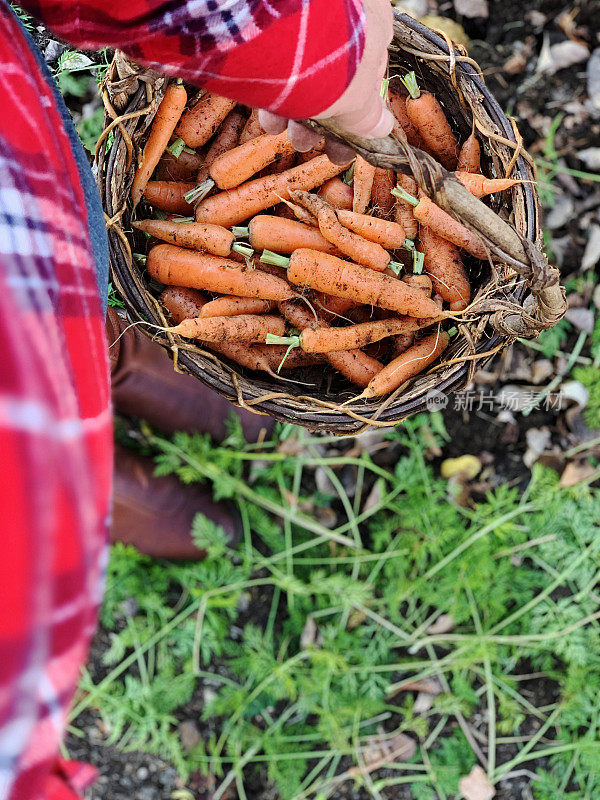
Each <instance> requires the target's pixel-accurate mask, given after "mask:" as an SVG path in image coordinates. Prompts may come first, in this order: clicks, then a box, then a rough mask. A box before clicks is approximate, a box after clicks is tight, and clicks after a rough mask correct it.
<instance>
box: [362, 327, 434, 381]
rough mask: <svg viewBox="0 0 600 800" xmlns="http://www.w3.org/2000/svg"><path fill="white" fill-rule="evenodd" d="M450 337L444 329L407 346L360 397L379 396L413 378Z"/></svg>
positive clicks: (432, 358)
mask: <svg viewBox="0 0 600 800" xmlns="http://www.w3.org/2000/svg"><path fill="white" fill-rule="evenodd" d="M449 341H450V337H449V336H448V334H447V333H446V332H445V331H441V330H440V331H436V332H435V333H431V334H430V335H429V336H426V337H425V338H424V339H421V341H420V342H418V344H415V345H413V346H412V347H409V349H408V350H406V352H404V353H402V355H400V356H398V357H397V358H395V359H394V360H393V361H390V363H389V364H388V365H387V366H385V367H384V368H383V369H382V370H381V372H379V373H378V374H377V375H376V376H375V377H374V378H373V380H372V381H371V382H370V383H369V385H368V386H367V388H366V389H365V391H364V392H363V393H362V395H361V397H381V396H382V395H384V394H389V393H390V392H393V391H394V389H397V388H398V387H399V386H401V385H402V384H403V383H405V382H406V381H407V380H410V378H414V376H415V375H418V374H419V372H422V371H423V370H424V369H425V367H428V366H429V365H430V364H431V363H432V362H433V361H435V360H436V358H437V357H438V356H439V355H440V353H442V352H443V351H444V350H445V349H446V347H448V342H449Z"/></svg>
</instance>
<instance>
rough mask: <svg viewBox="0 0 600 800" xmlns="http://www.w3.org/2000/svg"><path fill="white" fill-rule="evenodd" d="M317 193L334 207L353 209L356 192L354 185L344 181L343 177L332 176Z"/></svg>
mask: <svg viewBox="0 0 600 800" xmlns="http://www.w3.org/2000/svg"><path fill="white" fill-rule="evenodd" d="M317 194H318V195H319V197H322V198H323V200H326V201H327V202H328V203H329V205H330V206H333V207H334V208H344V209H349V210H350V209H352V200H353V198H354V192H353V191H352V187H351V186H348V184H347V183H344V181H343V180H342V179H341V178H330V179H329V180H328V181H325V183H324V184H323V186H321V188H320V189H319V191H318V192H317Z"/></svg>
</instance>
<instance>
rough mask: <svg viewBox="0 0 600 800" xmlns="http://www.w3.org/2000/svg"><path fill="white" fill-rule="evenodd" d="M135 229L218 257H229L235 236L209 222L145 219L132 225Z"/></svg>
mask: <svg viewBox="0 0 600 800" xmlns="http://www.w3.org/2000/svg"><path fill="white" fill-rule="evenodd" d="M132 225H133V227H134V228H137V229H138V230H140V231H144V232H145V233H148V234H150V236H154V238H155V239H161V240H162V241H163V242H169V243H170V244H176V245H177V246H178V247H189V248H191V249H193V250H206V252H208V253H213V255H216V256H228V255H230V253H231V247H232V245H233V243H234V241H235V236H234V235H233V233H232V232H231V231H229V230H227V228H222V227H221V226H220V225H211V224H210V223H209V222H173V221H170V220H166V219H143V220H140V221H139V222H133V223H132Z"/></svg>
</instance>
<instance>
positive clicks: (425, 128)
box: [402, 72, 458, 169]
mask: <svg viewBox="0 0 600 800" xmlns="http://www.w3.org/2000/svg"><path fill="white" fill-rule="evenodd" d="M402 82H403V83H404V85H405V86H406V88H407V89H408V91H409V93H410V97H409V98H408V99H407V100H406V113H407V115H408V118H409V119H410V120H411V122H412V123H413V125H415V127H417V128H418V130H419V133H420V134H421V136H422V137H423V141H424V142H425V145H426V146H427V149H428V150H430V151H431V152H432V153H433V154H434V155H435V156H436V157H437V158H438V159H439V161H441V162H442V164H443V165H444V166H445V167H446V169H456V162H457V160H458V142H457V141H456V136H455V135H454V133H453V132H452V128H451V127H450V124H449V123H448V120H447V119H446V115H445V114H444V112H443V110H442V107H441V105H440V104H439V102H438V100H437V99H436V98H435V97H434V96H433V95H432V94H431V92H422V91H421V90H420V89H419V85H418V84H417V79H416V76H415V73H414V72H409V73H408V75H406V76H405V77H404V78H402Z"/></svg>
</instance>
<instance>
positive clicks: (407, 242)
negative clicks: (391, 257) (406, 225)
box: [402, 237, 415, 253]
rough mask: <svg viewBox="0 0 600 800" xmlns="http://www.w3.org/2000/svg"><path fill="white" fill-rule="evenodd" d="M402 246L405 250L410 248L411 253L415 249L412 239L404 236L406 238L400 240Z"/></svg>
mask: <svg viewBox="0 0 600 800" xmlns="http://www.w3.org/2000/svg"><path fill="white" fill-rule="evenodd" d="M402 247H404V248H406V250H410V252H411V253H412V251H413V250H414V249H415V243H414V242H413V240H412V239H409V238H408V237H406V239H405V240H404V241H403V242H402Z"/></svg>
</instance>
